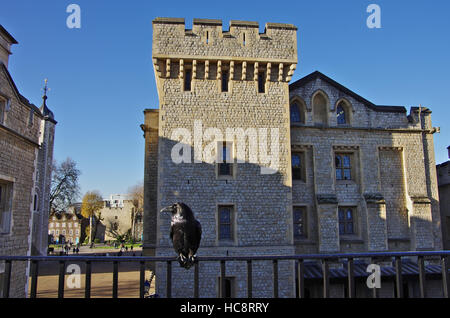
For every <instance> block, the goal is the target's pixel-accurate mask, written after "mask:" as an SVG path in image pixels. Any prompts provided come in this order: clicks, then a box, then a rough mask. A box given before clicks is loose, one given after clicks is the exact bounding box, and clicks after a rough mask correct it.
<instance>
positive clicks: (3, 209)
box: [0, 180, 13, 234]
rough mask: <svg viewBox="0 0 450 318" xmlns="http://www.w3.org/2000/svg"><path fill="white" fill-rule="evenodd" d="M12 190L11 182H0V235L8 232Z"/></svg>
mask: <svg viewBox="0 0 450 318" xmlns="http://www.w3.org/2000/svg"><path fill="white" fill-rule="evenodd" d="M12 188H13V185H12V182H7V181H4V180H0V234H8V233H9V232H10V228H11V214H12V211H11V199H12Z"/></svg>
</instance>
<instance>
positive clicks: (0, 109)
mask: <svg viewBox="0 0 450 318" xmlns="http://www.w3.org/2000/svg"><path fill="white" fill-rule="evenodd" d="M5 112H6V101H5V100H3V99H0V124H3V123H4V120H5Z"/></svg>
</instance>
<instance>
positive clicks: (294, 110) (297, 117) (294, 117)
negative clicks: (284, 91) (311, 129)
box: [290, 102, 304, 123]
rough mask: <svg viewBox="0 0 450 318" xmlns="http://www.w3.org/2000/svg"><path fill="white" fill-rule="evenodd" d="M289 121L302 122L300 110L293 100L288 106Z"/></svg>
mask: <svg viewBox="0 0 450 318" xmlns="http://www.w3.org/2000/svg"><path fill="white" fill-rule="evenodd" d="M290 115H291V123H303V122H304V121H303V118H302V111H301V110H300V105H299V104H298V103H297V102H293V103H292V104H291V106H290Z"/></svg>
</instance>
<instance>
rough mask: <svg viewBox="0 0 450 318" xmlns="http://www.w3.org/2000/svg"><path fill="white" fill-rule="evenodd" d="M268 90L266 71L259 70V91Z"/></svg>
mask: <svg viewBox="0 0 450 318" xmlns="http://www.w3.org/2000/svg"><path fill="white" fill-rule="evenodd" d="M265 92H266V76H265V72H258V93H265Z"/></svg>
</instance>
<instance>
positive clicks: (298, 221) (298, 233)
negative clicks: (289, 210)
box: [293, 206, 307, 239]
mask: <svg viewBox="0 0 450 318" xmlns="http://www.w3.org/2000/svg"><path fill="white" fill-rule="evenodd" d="M293 217H294V220H293V226H294V231H293V232H294V239H304V238H306V237H307V223H306V222H307V221H306V207H305V206H294V207H293Z"/></svg>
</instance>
